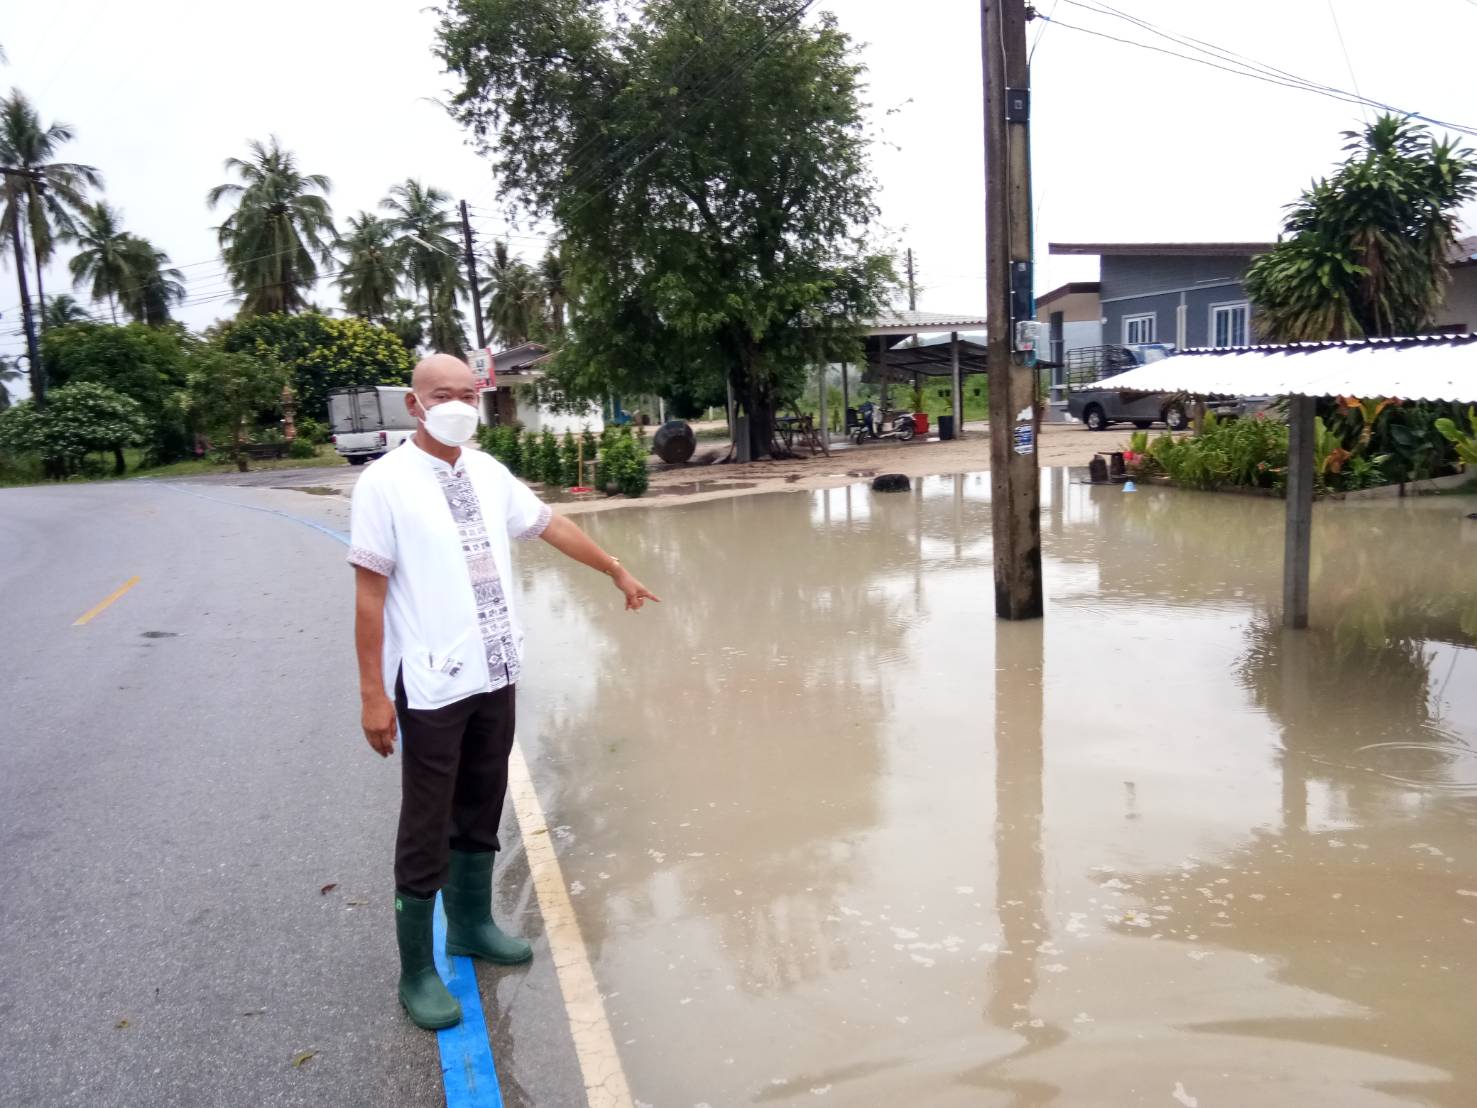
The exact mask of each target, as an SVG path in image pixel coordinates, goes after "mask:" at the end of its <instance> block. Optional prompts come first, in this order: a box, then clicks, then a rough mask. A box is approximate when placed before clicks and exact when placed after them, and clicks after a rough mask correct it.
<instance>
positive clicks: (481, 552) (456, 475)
mask: <svg viewBox="0 0 1477 1108" xmlns="http://www.w3.org/2000/svg"><path fill="white" fill-rule="evenodd" d="M436 480H437V481H439V482H440V483H441V491H442V492H443V493H444V494H445V495H446V503H447V505H448V506H449V507H450V508H451V518H452V521H453V522H454V523H455V524H456V530H457V537H458V539H460V541H461V545H462V555H463V556H464V557H465V558H466V560H467V573H468V575H469V576H470V577H471V579H472V595H473V597H474V598H475V599H476V602H477V628H478V630H479V631H481V633H482V646H483V649H484V650H486V652H487V677H488V685H487V688H488V691H489V692H495V691H497V690H498V689H501V688H505V687H507V686H508V685H514V684H517V682H518V675H519V668H520V663H519V660H518V644H517V642H516V641H515V640H514V637H513V621H512V618H511V617H510V616H509V614H508V598H507V594H506V593H504V591H503V582H502V578H501V577H500V576H499V575H498V572H497V563H496V562H495V561H494V560H493V556H492V543H491V541H489V539H488V537H487V524H486V522H485V521H484V520H483V518H482V504H481V502H480V501H479V500H478V499H477V490H476V488H475V487H474V486H473V484H472V478H471V476H470V475H469V474H468V473H467V468H466V466H465V465H461V466H459V467H458V468H456V469H451V468H449V467H444V466H437V467H436Z"/></svg>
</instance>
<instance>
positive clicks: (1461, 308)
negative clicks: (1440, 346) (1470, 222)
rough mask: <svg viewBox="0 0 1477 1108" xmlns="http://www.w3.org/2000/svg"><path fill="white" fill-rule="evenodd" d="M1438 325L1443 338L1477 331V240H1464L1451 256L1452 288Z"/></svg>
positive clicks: (1474, 238)
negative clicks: (1444, 335) (1446, 335)
mask: <svg viewBox="0 0 1477 1108" xmlns="http://www.w3.org/2000/svg"><path fill="white" fill-rule="evenodd" d="M1435 323H1436V326H1435V330H1436V332H1437V333H1439V334H1448V335H1465V334H1470V333H1471V332H1473V331H1477V236H1474V237H1472V238H1465V239H1462V240H1461V241H1460V242H1458V243H1457V244H1456V247H1455V248H1454V249H1453V250H1452V252H1451V284H1450V285H1448V286H1447V290H1446V303H1445V304H1443V305H1442V306H1441V311H1439V312H1437V313H1436V320H1435Z"/></svg>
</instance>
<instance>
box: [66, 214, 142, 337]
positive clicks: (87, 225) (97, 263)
mask: <svg viewBox="0 0 1477 1108" xmlns="http://www.w3.org/2000/svg"><path fill="white" fill-rule="evenodd" d="M67 238H68V239H69V240H70V241H71V242H73V243H75V244H76V245H77V248H78V249H77V253H76V254H75V255H73V257H72V260H71V261H70V262H68V263H67V265H68V268H69V269H71V271H72V284H73V286H74V287H76V288H81V287H82V286H83V285H85V284H87V283H89V282H91V286H92V287H91V289H90V290H89V295H91V297H92V299H93V300H95V301H102V300H106V301H107V302H108V311H109V313H110V314H111V315H112V317H113V322H114V323H117V322H118V300H119V297H120V295H121V294H122V292H123V290H124V289H126V288H128V287H129V286H130V285H131V284H132V283H133V277H134V268H135V267H136V266H137V264H138V250H137V247H136V246H135V245H134V239H133V236H132V235H130V234H128V233H127V232H126V231H124V230H123V218H122V213H120V212H119V211H118V209H117V208H114V207H112V206H111V205H109V204H107V203H105V202H103V201H101V200H99V201H98V202H97V203H96V204H88V205H86V206H85V207H84V208H83V209H82V218H81V219H80V221H79V222H78V223H77V225H76V227H75V228H74V229H73V230H71V231H69V232H68V234H67Z"/></svg>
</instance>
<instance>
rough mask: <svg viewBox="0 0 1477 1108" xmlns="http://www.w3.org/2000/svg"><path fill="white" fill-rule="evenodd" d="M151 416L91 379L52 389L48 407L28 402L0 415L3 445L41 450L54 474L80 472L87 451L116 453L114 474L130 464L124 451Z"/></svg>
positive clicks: (137, 438)
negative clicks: (147, 415) (42, 407)
mask: <svg viewBox="0 0 1477 1108" xmlns="http://www.w3.org/2000/svg"><path fill="white" fill-rule="evenodd" d="M148 427H149V423H148V419H147V418H146V416H145V414H144V411H143V409H142V407H141V406H140V405H139V403H138V401H136V400H133V399H132V398H130V397H127V396H124V395H123V394H122V393H120V392H118V391H116V390H114V389H110V388H108V387H107V386H106V385H100V384H97V383H96V382H92V381H79V382H77V383H76V384H71V385H65V386H63V387H62V388H59V389H56V390H55V391H53V392H52V394H51V397H50V399H49V401H48V403H47V405H46V408H45V410H44V411H43V410H40V409H37V408H36V407H35V405H34V404H33V403H32V402H31V401H29V400H27V401H25V402H23V403H20V404H17V405H15V406H14V407H13V408H10V409H9V410H7V411H6V412H5V413H4V415H3V416H0V447H3V448H4V449H7V450H10V451H14V452H16V453H34V454H39V455H40V456H41V457H42V458H43V459H44V460H45V461H46V462H47V463H48V467H49V469H50V470H51V472H52V473H53V474H55V475H56V476H58V477H63V476H66V475H68V474H71V473H76V472H78V471H79V470H80V469H81V467H82V463H83V461H84V460H85V459H86V457H87V455H89V454H94V453H99V452H103V451H111V452H112V454H113V472H114V473H117V474H122V473H123V471H124V469H125V468H126V464H125V459H124V457H123V449H124V447H127V446H133V445H134V444H136V443H139V442H142V441H143V440H144V438H145V436H146V435H147V434H148Z"/></svg>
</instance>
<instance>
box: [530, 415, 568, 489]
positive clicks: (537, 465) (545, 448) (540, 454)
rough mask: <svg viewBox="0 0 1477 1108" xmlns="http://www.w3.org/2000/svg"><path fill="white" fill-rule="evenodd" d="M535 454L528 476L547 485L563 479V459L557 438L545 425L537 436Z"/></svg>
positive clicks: (555, 484) (556, 483) (555, 483)
mask: <svg viewBox="0 0 1477 1108" xmlns="http://www.w3.org/2000/svg"><path fill="white" fill-rule="evenodd" d="M536 451H537V453H536V455H535V459H534V463H533V466H532V472H530V473H529V476H530V477H532V478H533V479H534V480H537V481H542V482H543V483H544V484H546V485H549V486H551V487H552V486H558V485H559V484H561V483H562V482H563V480H564V459H563V457H561V456H560V453H559V440H558V439H557V438H555V437H554V432H553V431H551V430H550V429H549V428H547V427H545V428H544V430H543V433H542V434H541V435H540V436H539V439H538V445H537V447H536Z"/></svg>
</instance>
